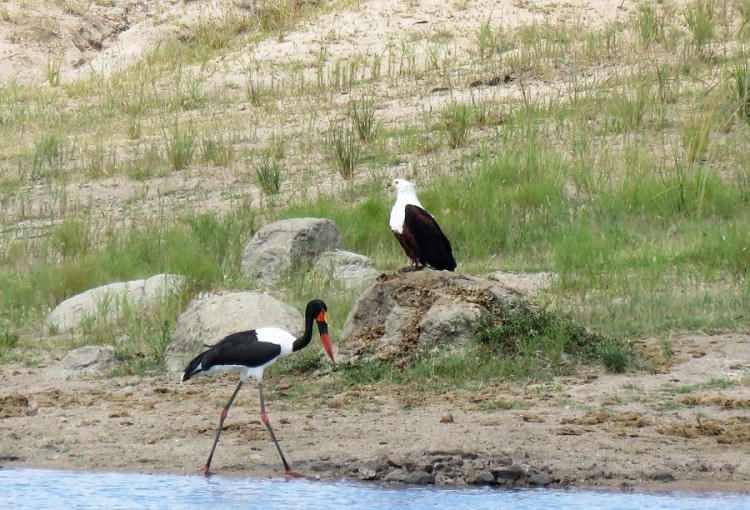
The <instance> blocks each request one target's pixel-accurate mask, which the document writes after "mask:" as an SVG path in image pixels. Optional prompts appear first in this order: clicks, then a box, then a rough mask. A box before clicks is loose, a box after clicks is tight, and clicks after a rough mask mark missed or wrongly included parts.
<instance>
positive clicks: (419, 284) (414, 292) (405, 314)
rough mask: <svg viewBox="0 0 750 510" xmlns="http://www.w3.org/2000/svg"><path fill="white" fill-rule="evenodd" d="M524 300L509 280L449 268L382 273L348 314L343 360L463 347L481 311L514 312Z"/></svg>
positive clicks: (397, 357) (405, 357)
mask: <svg viewBox="0 0 750 510" xmlns="http://www.w3.org/2000/svg"><path fill="white" fill-rule="evenodd" d="M522 304H524V300H523V298H522V297H521V295H520V294H518V293H517V292H515V291H514V290H512V289H510V288H508V287H506V286H505V285H503V284H501V283H499V282H496V281H492V280H486V279H483V278H478V277H475V276H469V275H463V274H457V273H453V272H448V271H432V270H423V271H413V272H400V273H391V274H382V275H380V276H379V277H378V279H377V281H376V282H375V283H374V284H373V285H371V286H370V287H369V288H368V289H367V290H365V291H364V293H363V294H362V295H361V296H360V297H359V299H358V300H357V302H356V303H355V304H354V307H353V308H352V311H351V312H350V313H349V317H348V318H347V320H346V324H345V325H344V329H343V331H342V335H341V341H340V342H339V344H338V350H337V354H338V356H339V358H340V359H341V360H343V361H355V360H360V359H362V360H366V361H367V360H385V361H397V362H398V363H397V364H405V363H408V362H410V361H411V360H413V359H414V358H415V357H417V356H418V355H419V354H422V353H432V352H436V351H441V352H445V351H451V350H457V349H462V348H464V347H465V346H466V345H467V344H469V342H470V341H471V340H472V338H473V336H474V330H473V327H472V325H473V321H474V319H476V318H477V317H478V316H479V315H480V314H481V313H483V312H485V311H486V312H488V313H492V314H496V313H498V310H504V311H505V312H507V313H513V312H514V311H515V310H516V309H518V308H519V307H520V306H521V305H522Z"/></svg>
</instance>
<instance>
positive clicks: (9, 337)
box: [0, 329, 21, 360]
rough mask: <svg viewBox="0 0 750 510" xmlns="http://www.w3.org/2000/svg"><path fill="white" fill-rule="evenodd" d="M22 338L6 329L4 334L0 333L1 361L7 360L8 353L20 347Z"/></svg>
mask: <svg viewBox="0 0 750 510" xmlns="http://www.w3.org/2000/svg"><path fill="white" fill-rule="evenodd" d="M20 338H21V336H20V335H19V334H18V332H16V331H10V330H7V329H4V330H3V331H2V333H0V360H2V359H3V358H5V356H6V355H7V353H8V351H10V350H11V349H13V348H14V347H15V346H16V345H18V341H19V340H20Z"/></svg>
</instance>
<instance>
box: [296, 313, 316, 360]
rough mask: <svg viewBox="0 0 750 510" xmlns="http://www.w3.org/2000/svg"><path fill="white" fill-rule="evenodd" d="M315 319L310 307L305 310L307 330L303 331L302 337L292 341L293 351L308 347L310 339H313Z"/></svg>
mask: <svg viewBox="0 0 750 510" xmlns="http://www.w3.org/2000/svg"><path fill="white" fill-rule="evenodd" d="M314 319H315V318H314V317H313V314H312V311H311V310H309V309H308V310H306V311H305V332H304V333H302V336H301V337H299V338H297V339H296V340H295V341H294V342H293V343H292V352H297V351H300V350H302V349H304V348H305V347H307V344H309V343H310V341H311V340H312V331H313V321H314Z"/></svg>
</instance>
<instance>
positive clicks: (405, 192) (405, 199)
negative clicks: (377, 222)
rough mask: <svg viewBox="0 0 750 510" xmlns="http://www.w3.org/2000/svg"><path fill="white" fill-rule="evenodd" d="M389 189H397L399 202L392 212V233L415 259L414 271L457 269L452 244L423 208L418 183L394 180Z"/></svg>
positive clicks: (394, 205)
mask: <svg viewBox="0 0 750 510" xmlns="http://www.w3.org/2000/svg"><path fill="white" fill-rule="evenodd" d="M388 187H395V188H396V203H395V204H393V209H391V220H390V226H391V230H393V233H394V234H395V235H396V239H398V242H399V243H401V247H402V248H403V249H404V251H405V252H406V255H407V256H408V257H409V258H410V259H411V262H412V267H411V269H412V270H418V269H422V268H423V267H425V266H429V267H431V268H433V269H438V270H447V271H453V270H454V269H456V261H455V259H454V258H453V250H452V249H451V243H450V241H448V238H447V237H445V234H443V231H442V230H441V229H440V226H439V225H438V224H437V221H435V218H433V217H432V215H431V214H430V213H429V212H427V211H426V210H425V208H424V207H422V204H421V203H420V202H419V199H418V198H417V192H416V190H415V188H414V184H412V183H411V182H409V181H407V180H404V179H394V180H393V181H391V182H389V183H388Z"/></svg>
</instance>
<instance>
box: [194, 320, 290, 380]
mask: <svg viewBox="0 0 750 510" xmlns="http://www.w3.org/2000/svg"><path fill="white" fill-rule="evenodd" d="M280 353H281V346H280V345H278V344H274V343H271V342H260V341H258V335H257V334H256V332H255V330H251V331H241V332H239V333H232V334H231V335H228V336H226V337H225V338H224V339H223V340H221V341H220V342H218V343H217V344H216V345H214V346H213V347H210V348H209V349H207V350H205V351H203V352H202V353H201V354H199V355H198V356H196V357H195V358H194V359H193V360H192V361H191V362H190V363H189V364H188V366H187V368H186V369H185V372H184V373H183V375H182V380H183V381H187V380H188V379H190V378H192V377H195V376H197V375H200V374H201V373H203V372H208V371H210V370H211V369H212V368H214V369H215V368H216V367H219V366H244V367H259V366H261V365H265V364H266V363H268V362H269V361H271V360H272V359H274V358H276V357H278V356H279V354H280Z"/></svg>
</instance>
